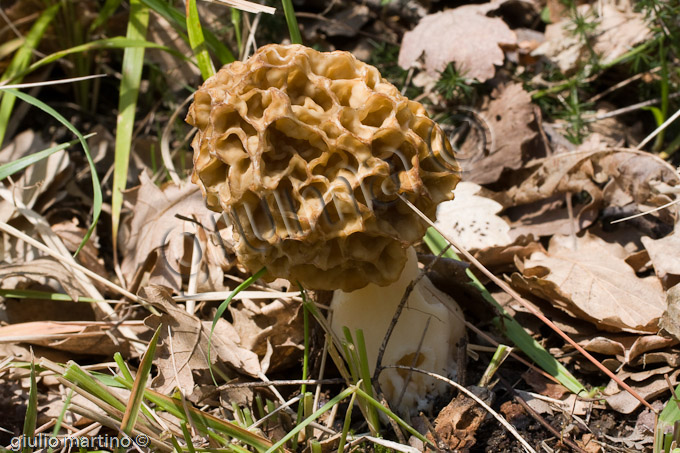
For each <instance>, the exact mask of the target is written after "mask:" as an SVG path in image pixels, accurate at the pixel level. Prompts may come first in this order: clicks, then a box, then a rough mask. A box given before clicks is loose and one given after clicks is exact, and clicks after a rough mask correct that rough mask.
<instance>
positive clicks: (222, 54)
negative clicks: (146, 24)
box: [141, 0, 235, 64]
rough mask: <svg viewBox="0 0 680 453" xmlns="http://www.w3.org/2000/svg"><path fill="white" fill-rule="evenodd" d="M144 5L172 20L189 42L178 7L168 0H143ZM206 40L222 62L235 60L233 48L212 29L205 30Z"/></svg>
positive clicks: (184, 23)
mask: <svg viewBox="0 0 680 453" xmlns="http://www.w3.org/2000/svg"><path fill="white" fill-rule="evenodd" d="M141 1H142V3H144V5H146V6H147V7H148V8H150V9H152V10H153V11H154V12H156V13H157V14H159V15H161V16H162V17H163V18H164V19H165V20H167V21H168V22H170V24H171V25H172V26H173V27H174V28H175V29H176V30H177V31H178V32H179V33H180V36H181V37H182V39H183V40H184V41H186V42H189V37H188V36H187V24H186V20H185V17H184V14H182V13H181V12H180V11H178V10H177V9H175V8H173V7H172V6H170V4H169V3H168V2H167V1H163V0H141ZM205 41H206V43H207V45H208V48H209V49H210V50H211V51H212V52H213V54H215V55H216V56H217V59H218V60H220V63H221V64H228V63H231V62H232V61H234V60H235V58H234V55H233V54H232V53H231V50H229V48H228V47H227V46H226V45H224V43H222V41H220V40H219V39H218V38H217V37H216V36H215V35H214V34H213V33H212V32H210V30H205Z"/></svg>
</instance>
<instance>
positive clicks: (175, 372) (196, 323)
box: [140, 286, 263, 394]
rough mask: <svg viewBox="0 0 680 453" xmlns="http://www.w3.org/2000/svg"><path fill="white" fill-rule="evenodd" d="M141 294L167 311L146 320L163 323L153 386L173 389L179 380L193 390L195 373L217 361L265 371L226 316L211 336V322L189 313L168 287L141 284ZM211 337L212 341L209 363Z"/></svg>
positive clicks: (153, 324)
mask: <svg viewBox="0 0 680 453" xmlns="http://www.w3.org/2000/svg"><path fill="white" fill-rule="evenodd" d="M140 295H141V296H142V297H143V298H145V299H147V300H148V301H149V302H150V303H151V304H153V305H154V306H155V307H157V308H158V309H160V310H162V311H163V313H164V314H163V315H161V316H157V315H151V316H149V317H148V318H146V319H145V320H144V323H145V324H146V325H147V326H148V327H150V328H151V329H156V328H158V326H159V325H160V324H162V325H163V329H162V330H161V334H160V340H159V346H158V350H157V352H156V360H155V363H156V365H157V366H158V375H157V376H156V377H155V378H154V380H153V386H154V387H156V388H157V390H158V391H159V392H161V393H168V392H170V391H171V390H172V389H173V388H175V386H177V385H178V381H179V385H180V386H181V388H182V390H184V392H185V394H190V393H191V392H192V390H193V387H194V375H193V373H194V372H196V373H200V372H206V371H207V370H208V368H209V367H210V366H214V365H215V364H216V363H220V364H225V365H227V366H229V367H230V368H232V369H233V370H234V371H236V372H239V373H242V374H246V375H249V376H253V377H256V376H258V374H259V373H261V372H262V371H263V370H262V368H261V367H260V361H259V359H258V357H257V354H255V353H254V352H252V351H250V350H248V349H245V348H243V347H242V346H241V344H240V342H241V338H240V337H239V334H238V332H236V329H234V327H233V326H232V325H231V324H229V323H228V322H227V321H226V320H224V319H223V318H220V319H219V320H218V322H217V325H216V326H215V330H214V332H213V335H212V339H211V338H210V329H211V325H212V323H211V322H210V321H201V320H200V319H198V318H197V317H196V316H194V315H190V314H188V313H187V312H186V310H185V309H184V307H180V306H177V305H176V304H175V302H174V301H173V300H172V297H171V295H170V292H169V290H168V288H164V287H162V286H146V287H144V288H142V290H141V291H140ZM168 328H170V330H171V332H172V339H170V338H169V335H168ZM171 340H172V352H173V354H172V355H171V353H170V341H171ZM209 341H211V348H210V360H211V363H210V364H209V363H208V342H209ZM173 356H174V357H173ZM173 362H174V363H173ZM176 378H177V379H176Z"/></svg>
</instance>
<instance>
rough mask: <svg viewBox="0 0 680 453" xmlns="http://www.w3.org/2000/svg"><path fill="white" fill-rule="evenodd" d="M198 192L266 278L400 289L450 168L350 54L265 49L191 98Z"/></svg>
mask: <svg viewBox="0 0 680 453" xmlns="http://www.w3.org/2000/svg"><path fill="white" fill-rule="evenodd" d="M187 122H189V123H190V124H192V125H193V126H196V127H197V128H198V133H197V134H196V136H195V138H194V140H193V142H192V146H193V149H194V172H193V181H194V182H195V183H197V184H198V185H199V186H200V187H201V190H202V191H203V194H204V196H205V199H206V203H207V205H208V207H209V208H210V209H212V210H215V211H218V212H222V211H223V212H226V213H227V214H228V215H229V217H230V219H231V221H232V222H233V224H234V231H235V234H236V239H237V240H236V254H237V256H238V258H239V260H240V261H241V263H242V264H244V265H245V266H246V267H247V268H248V269H250V270H251V271H253V272H255V271H257V270H259V269H260V268H262V267H263V266H266V267H267V269H268V273H267V275H268V276H269V278H275V277H282V278H286V279H288V280H291V281H299V282H300V283H301V284H302V285H303V286H304V287H306V288H310V289H327V290H334V289H342V290H344V291H352V290H355V289H358V288H361V287H363V286H365V285H367V284H368V283H375V284H378V285H381V286H385V285H388V284H390V283H392V282H394V281H396V280H397V279H398V278H399V275H400V273H401V270H402V268H403V267H404V264H405V262H406V248H407V247H408V246H409V245H411V244H413V243H415V242H417V241H419V240H420V239H421V238H422V237H423V235H424V233H425V229H426V226H425V225H423V223H422V222H421V221H420V219H419V218H418V217H417V215H416V214H415V213H413V212H412V211H411V210H410V209H409V208H408V207H407V206H406V205H405V204H404V203H403V202H401V200H399V198H398V196H397V194H400V195H402V196H404V197H405V198H407V199H408V200H409V201H411V202H412V203H413V204H414V205H415V206H416V207H418V208H419V209H420V210H421V211H422V212H424V213H425V214H426V215H427V216H428V217H430V218H431V219H434V217H435V212H436V206H437V204H439V203H440V202H442V201H445V200H450V199H452V198H453V188H454V187H455V185H456V184H457V182H458V181H459V179H460V178H459V168H458V166H457V164H456V162H455V159H454V158H453V152H452V149H451V145H450V144H449V142H448V140H447V139H446V136H445V135H444V133H443V132H442V130H441V129H440V128H439V126H437V124H436V123H435V122H434V121H432V120H431V119H430V118H429V117H428V116H427V113H426V111H425V108H424V107H423V106H422V105H421V104H420V103H417V102H414V101H410V100H408V99H407V98H405V97H404V96H402V95H401V94H400V93H399V90H398V89H397V88H396V87H395V86H394V85H392V84H391V83H389V82H387V81H386V80H385V79H383V78H382V77H381V76H380V73H379V72H378V70H377V69H376V68H375V67H373V66H370V65H367V64H365V63H362V62H360V61H358V60H357V59H356V58H355V57H354V56H353V55H352V54H350V53H348V52H340V51H337V52H318V51H316V50H313V49H310V48H308V47H304V46H300V45H289V46H282V45H276V44H273V45H268V46H265V47H262V48H261V49H259V50H258V51H257V52H256V53H255V54H254V55H253V56H252V57H250V58H249V59H248V60H247V61H245V62H239V61H237V62H234V63H231V64H230V65H227V66H225V67H223V68H222V69H221V70H220V71H219V72H218V73H217V74H215V75H214V76H212V77H211V78H209V79H208V80H207V81H206V82H205V83H204V84H203V85H202V86H201V87H200V88H199V89H198V91H197V92H196V93H195V95H194V102H193V104H192V105H191V107H190V109H189V114H188V116H187Z"/></svg>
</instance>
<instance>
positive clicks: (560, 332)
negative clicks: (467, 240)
mask: <svg viewBox="0 0 680 453" xmlns="http://www.w3.org/2000/svg"><path fill="white" fill-rule="evenodd" d="M399 198H401V200H402V201H403V202H404V203H406V205H407V206H408V207H409V208H411V209H412V210H413V211H414V212H416V213H417V214H418V215H419V216H420V217H421V218H422V219H423V220H424V221H425V222H426V223H427V224H428V225H430V226H431V227H432V228H434V229H435V230H436V231H437V232H438V233H439V234H441V235H442V237H443V238H444V239H446V240H447V241H448V242H449V243H450V244H451V245H452V246H453V247H455V248H456V249H457V250H458V251H459V252H460V253H461V254H462V255H463V256H465V258H466V259H467V260H468V261H470V263H472V264H474V266H475V267H476V268H477V269H479V270H480V271H481V272H482V273H483V274H484V275H486V276H487V277H489V278H490V279H491V280H492V281H493V282H494V283H495V284H496V285H498V287H499V288H501V289H502V290H503V291H505V292H506V293H507V294H508V295H510V296H511V297H512V298H513V299H515V300H516V301H517V302H519V303H520V304H521V305H522V307H524V308H525V309H526V310H528V311H529V312H530V313H531V314H533V315H534V316H536V317H537V318H538V319H540V320H541V321H543V322H544V323H545V324H546V325H547V326H548V327H550V328H551V329H552V330H553V331H555V332H556V333H557V334H558V335H559V336H561V337H562V338H563V339H564V340H565V341H566V342H567V343H569V344H570V345H572V346H573V347H574V348H575V349H576V350H577V351H578V352H579V353H581V355H583V356H584V357H585V358H586V359H588V360H589V361H590V362H591V363H592V364H593V365H595V366H596V367H597V368H598V369H600V370H601V371H602V372H603V373H604V374H606V375H607V376H608V377H610V378H611V379H613V380H614V381H615V382H616V383H617V384H618V385H619V387H621V388H622V389H624V390H626V391H627V392H628V393H630V394H631V395H632V396H634V397H635V398H636V399H637V400H638V401H640V403H642V404H643V405H644V406H646V407H647V408H648V409H649V410H651V411H652V412H653V413H655V414H656V413H657V412H658V411H657V410H656V409H654V407H652V405H651V404H649V403H648V402H647V401H646V400H645V399H644V398H642V397H641V396H640V395H638V393H637V392H636V391H635V390H633V389H632V388H631V387H630V386H629V385H628V384H626V383H625V382H623V381H622V380H621V379H620V378H618V377H617V376H616V375H615V374H614V373H612V372H611V371H610V370H609V369H608V368H606V367H605V366H604V365H602V363H600V362H599V361H598V360H597V359H596V358H595V357H593V356H592V355H590V353H588V352H587V351H586V350H585V349H583V348H582V347H581V346H580V345H579V344H578V343H577V342H575V341H574V340H572V339H571V337H569V335H567V334H566V333H564V331H563V330H562V329H560V328H559V327H557V325H555V323H553V322H552V321H551V320H549V319H548V318H546V317H545V315H544V314H543V313H541V312H539V311H538V310H536V309H535V308H534V307H533V306H532V305H531V304H530V303H528V302H527V301H526V300H524V298H523V297H522V296H520V295H519V294H518V293H517V291H515V290H514V289H512V288H511V287H510V286H509V285H508V284H507V283H505V282H504V281H502V280H501V279H499V278H498V277H496V276H495V275H494V274H492V273H491V272H490V271H489V270H488V269H487V268H486V267H484V265H483V264H482V263H480V262H479V261H478V260H477V259H476V258H475V257H474V256H472V254H470V252H468V251H467V250H465V249H464V248H463V247H461V246H460V244H458V243H457V241H455V240H453V239H451V238H450V237H448V236H447V235H444V233H442V232H441V231H440V230H439V229H438V228H437V227H436V226H435V224H434V223H433V222H432V221H431V220H430V219H429V218H427V216H426V215H425V214H423V213H422V212H420V210H418V208H416V207H415V206H413V204H411V202H409V201H408V200H407V199H406V198H404V197H402V196H401V195H399Z"/></svg>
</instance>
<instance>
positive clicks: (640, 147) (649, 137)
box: [635, 93, 680, 149]
mask: <svg viewBox="0 0 680 453" xmlns="http://www.w3.org/2000/svg"><path fill="white" fill-rule="evenodd" d="M676 94H677V93H676ZM669 98H670V96H669ZM678 117H680V110H678V111H677V112H675V113H674V114H673V115H672V116H671V117H670V118H668V119H667V120H666V121H664V122H663V124H661V126H659V127H657V128H656V129H654V132H652V133H651V134H649V135H648V136H647V137H646V138H645V139H644V140H642V141H641V142H640V144H639V145H637V146H636V147H635V149H642V148H643V147H644V146H645V145H646V144H647V143H649V142H650V141H652V139H653V138H654V137H656V136H657V135H659V133H660V132H661V131H662V130H664V129H666V128H667V127H668V126H669V125H670V124H671V123H672V122H673V121H675V120H677V119H678Z"/></svg>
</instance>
